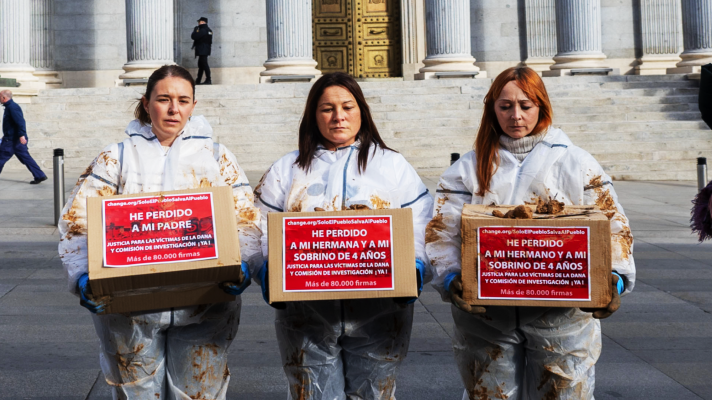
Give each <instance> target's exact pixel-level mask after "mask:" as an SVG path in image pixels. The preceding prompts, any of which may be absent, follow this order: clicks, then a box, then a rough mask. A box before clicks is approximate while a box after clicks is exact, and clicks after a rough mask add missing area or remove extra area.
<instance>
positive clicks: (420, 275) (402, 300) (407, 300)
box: [393, 258, 425, 305]
mask: <svg viewBox="0 0 712 400" xmlns="http://www.w3.org/2000/svg"><path fill="white" fill-rule="evenodd" d="M415 276H416V280H417V282H418V297H420V293H421V292H422V291H423V281H425V263H424V262H422V261H420V260H418V259H417V258H416V259H415ZM418 297H396V298H395V299H393V301H395V302H396V303H398V304H403V305H406V304H413V303H415V301H416V300H418Z"/></svg>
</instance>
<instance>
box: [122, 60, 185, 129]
mask: <svg viewBox="0 0 712 400" xmlns="http://www.w3.org/2000/svg"><path fill="white" fill-rule="evenodd" d="M172 76H174V77H176V78H183V79H185V80H186V81H188V82H189V83H190V86H191V87H193V99H195V80H193V76H191V75H190V72H188V70H187V69H185V68H183V67H181V66H180V65H164V66H162V67H161V68H158V69H157V70H155V71H153V73H152V74H151V76H150V77H149V78H148V83H147V84H146V93H145V94H144V95H143V97H145V98H146V99H147V100H150V99H151V93H153V88H154V87H156V84H157V83H158V82H160V81H162V80H164V79H166V78H170V77H172ZM134 117H136V119H138V121H139V122H140V123H141V124H142V125H151V115H150V114H149V113H148V111H146V109H145V108H143V102H142V101H141V100H140V99H139V102H138V105H136V109H135V110H134Z"/></svg>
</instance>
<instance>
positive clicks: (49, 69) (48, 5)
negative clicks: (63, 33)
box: [30, 0, 62, 88]
mask: <svg viewBox="0 0 712 400" xmlns="http://www.w3.org/2000/svg"><path fill="white" fill-rule="evenodd" d="M31 6H32V12H31V15H32V37H31V39H30V41H31V47H30V48H31V51H30V64H31V65H32V66H33V67H34V68H35V72H34V75H35V76H36V77H37V78H39V79H40V81H42V82H45V83H46V84H47V86H49V87H55V88H58V87H61V86H62V80H61V79H60V78H59V72H57V71H55V70H54V52H53V48H54V28H53V26H52V16H53V15H54V0H32V4H31Z"/></svg>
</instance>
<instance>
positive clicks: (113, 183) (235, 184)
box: [59, 116, 262, 400]
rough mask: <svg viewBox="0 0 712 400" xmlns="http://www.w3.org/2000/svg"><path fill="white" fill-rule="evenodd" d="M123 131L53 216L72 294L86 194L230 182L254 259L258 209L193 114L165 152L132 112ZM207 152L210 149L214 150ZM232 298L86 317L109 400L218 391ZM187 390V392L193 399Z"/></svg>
mask: <svg viewBox="0 0 712 400" xmlns="http://www.w3.org/2000/svg"><path fill="white" fill-rule="evenodd" d="M126 134H127V135H128V136H129V138H128V139H126V140H124V141H123V142H122V143H119V144H112V145H110V146H108V147H106V148H105V149H104V150H103V151H102V152H101V154H99V156H98V157H97V158H96V159H95V160H94V161H93V162H92V163H91V165H90V166H89V168H87V170H86V171H85V172H84V173H83V174H82V175H81V176H80V178H79V181H78V182H77V185H76V187H75V188H74V190H73V191H72V194H71V196H70V198H69V201H68V202H67V204H66V205H65V206H64V210H63V212H62V214H63V217H62V219H61V220H60V223H59V231H60V235H61V239H60V243H59V255H60V257H61V259H62V263H63V264H64V268H65V270H66V271H67V274H68V277H69V289H70V291H72V292H74V293H76V291H77V280H78V279H79V277H80V276H81V275H82V274H85V273H86V272H87V238H86V234H87V224H86V216H87V211H86V199H87V197H92V196H110V195H114V194H131V193H145V192H157V191H168V190H180V189H190V188H198V187H210V186H232V188H233V195H234V197H235V215H236V217H237V223H238V231H239V238H240V250H241V254H242V258H243V261H245V262H247V263H248V264H249V265H250V268H251V270H254V269H255V268H258V267H259V266H261V264H262V252H261V249H260V244H259V243H260V236H261V232H260V230H259V227H258V221H259V220H260V211H259V210H258V209H257V208H255V206H254V204H253V201H254V197H253V194H252V190H251V189H250V186H249V183H248V181H247V177H246V176H245V173H244V172H243V171H242V169H240V166H239V165H238V164H237V160H236V159H235V156H234V155H233V154H232V153H231V152H230V151H229V150H228V149H227V148H226V147H225V146H222V145H219V144H216V143H213V140H212V128H211V127H210V125H209V124H208V122H207V120H205V118H203V117H202V116H198V117H192V118H191V120H190V121H189V122H188V124H187V125H186V126H185V129H184V131H183V132H182V133H181V135H180V136H179V137H178V138H177V139H176V140H175V142H174V143H173V145H172V146H171V148H170V150H169V151H168V153H167V154H166V152H165V150H164V149H163V147H162V146H161V144H160V143H159V142H158V140H157V138H156V136H155V135H154V134H153V133H152V132H151V128H150V127H146V126H142V125H141V124H140V123H139V122H138V120H136V121H133V122H131V123H130V124H129V126H128V128H126ZM216 151H217V153H216ZM240 308H241V301H240V297H239V296H238V297H237V299H236V301H233V302H229V303H220V304H210V305H202V306H196V307H186V308H179V309H170V310H164V311H153V312H143V313H132V314H110V315H95V314H92V316H93V318H94V325H95V328H96V332H97V335H98V336H99V340H100V341H101V349H100V350H101V351H100V355H99V358H100V363H101V368H102V370H103V371H104V376H105V377H106V381H107V383H108V384H109V385H110V386H111V387H112V389H113V391H114V398H115V399H117V398H118V399H145V398H149V397H150V398H152V399H153V398H159V396H160V398H161V399H164V398H168V399H171V398H176V399H181V400H182V399H186V400H187V399H191V398H202V399H224V398H225V393H226V392H227V386H228V382H229V380H230V373H229V371H228V368H227V349H228V347H229V346H230V343H231V342H232V339H233V338H234V337H235V334H236V332H237V327H238V324H239V319H240ZM196 396H197V397H196Z"/></svg>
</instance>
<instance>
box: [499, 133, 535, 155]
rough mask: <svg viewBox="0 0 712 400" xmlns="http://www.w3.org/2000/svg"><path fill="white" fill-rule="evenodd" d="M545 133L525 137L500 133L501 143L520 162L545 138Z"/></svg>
mask: <svg viewBox="0 0 712 400" xmlns="http://www.w3.org/2000/svg"><path fill="white" fill-rule="evenodd" d="M544 136H545V135H544V133H543V132H542V133H540V134H537V135H529V136H524V137H523V138H519V139H513V138H511V137H509V136H507V135H506V134H505V135H500V137H499V144H500V145H502V147H504V148H505V149H506V150H507V151H509V152H510V153H512V155H513V156H514V157H515V158H516V159H517V160H519V162H522V161H524V159H525V158H526V157H527V155H529V153H531V151H532V150H533V149H534V147H536V145H538V144H539V142H541V141H542V140H544Z"/></svg>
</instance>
